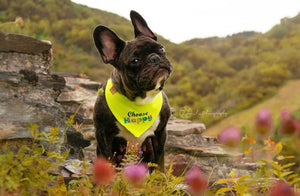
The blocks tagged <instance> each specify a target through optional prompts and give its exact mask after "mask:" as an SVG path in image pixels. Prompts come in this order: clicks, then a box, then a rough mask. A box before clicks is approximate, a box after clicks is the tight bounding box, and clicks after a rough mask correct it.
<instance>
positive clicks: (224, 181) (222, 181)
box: [215, 179, 234, 184]
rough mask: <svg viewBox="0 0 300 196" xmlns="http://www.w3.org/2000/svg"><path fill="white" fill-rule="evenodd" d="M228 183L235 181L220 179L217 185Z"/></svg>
mask: <svg viewBox="0 0 300 196" xmlns="http://www.w3.org/2000/svg"><path fill="white" fill-rule="evenodd" d="M227 182H234V180H233V179H219V180H217V181H216V182H215V184H222V183H227Z"/></svg>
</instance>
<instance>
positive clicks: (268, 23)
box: [72, 0, 300, 43]
mask: <svg viewBox="0 0 300 196" xmlns="http://www.w3.org/2000/svg"><path fill="white" fill-rule="evenodd" d="M72 1H74V2H76V3H80V4H83V5H87V6H89V7H93V8H98V9H101V10H106V11H109V12H113V13H116V14H118V15H120V16H123V17H125V18H128V19H129V12H130V10H135V11H137V12H139V13H140V14H141V15H142V16H143V17H144V18H145V20H146V21H147V23H148V25H149V27H150V28H151V29H152V31H154V32H155V33H158V34H160V35H162V36H163V37H164V38H166V39H169V40H170V41H173V42H176V43H180V42H182V41H186V40H189V39H192V38H196V37H197V38H206V37H212V36H219V37H225V36H227V35H232V34H234V33H238V32H242V31H252V30H253V31H258V32H262V33H264V32H266V31H268V30H270V29H271V28H272V27H273V26H274V25H276V24H279V23H280V19H282V18H284V17H294V16H296V15H297V14H298V13H299V12H300V0H180V1H179V0H72Z"/></svg>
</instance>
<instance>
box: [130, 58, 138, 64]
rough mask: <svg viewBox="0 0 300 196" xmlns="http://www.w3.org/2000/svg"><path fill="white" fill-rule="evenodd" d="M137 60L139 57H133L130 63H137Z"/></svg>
mask: <svg viewBox="0 0 300 196" xmlns="http://www.w3.org/2000/svg"><path fill="white" fill-rule="evenodd" d="M139 61H140V59H138V58H134V59H132V61H131V63H132V64H137V63H138V62H139Z"/></svg>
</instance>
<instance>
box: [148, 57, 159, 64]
mask: <svg viewBox="0 0 300 196" xmlns="http://www.w3.org/2000/svg"><path fill="white" fill-rule="evenodd" d="M150 60H151V62H152V63H155V64H156V65H157V64H159V63H160V57H159V56H158V55H153V56H152V57H151V58H150Z"/></svg>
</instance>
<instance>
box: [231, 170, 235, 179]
mask: <svg viewBox="0 0 300 196" xmlns="http://www.w3.org/2000/svg"><path fill="white" fill-rule="evenodd" d="M230 176H231V178H232V179H235V175H234V172H233V171H231V172H230Z"/></svg>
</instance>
